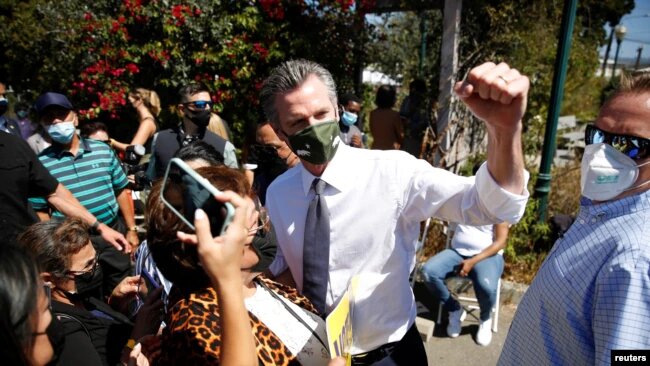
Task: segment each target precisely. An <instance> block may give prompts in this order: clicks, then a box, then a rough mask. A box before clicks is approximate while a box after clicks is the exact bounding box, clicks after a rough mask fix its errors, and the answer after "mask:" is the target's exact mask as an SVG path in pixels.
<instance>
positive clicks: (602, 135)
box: [585, 125, 650, 160]
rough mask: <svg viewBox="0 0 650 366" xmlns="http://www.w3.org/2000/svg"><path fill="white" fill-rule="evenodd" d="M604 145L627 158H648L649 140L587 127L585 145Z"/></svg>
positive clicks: (592, 126)
mask: <svg viewBox="0 0 650 366" xmlns="http://www.w3.org/2000/svg"><path fill="white" fill-rule="evenodd" d="M598 143H605V144H607V145H610V146H612V147H613V148H615V149H616V150H618V151H620V152H622V153H623V154H625V155H627V156H628V157H630V158H632V159H635V160H639V159H643V158H645V157H647V156H648V152H649V151H650V140H649V139H645V138H643V137H637V136H628V135H617V134H615V133H609V132H605V131H603V130H601V129H599V128H598V127H596V126H594V125H587V129H586V130H585V145H591V144H598Z"/></svg>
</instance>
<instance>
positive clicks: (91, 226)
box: [90, 220, 101, 232]
mask: <svg viewBox="0 0 650 366" xmlns="http://www.w3.org/2000/svg"><path fill="white" fill-rule="evenodd" d="M99 225H101V223H100V222H99V220H95V222H94V223H93V224H92V225H90V228H91V229H93V230H94V231H95V232H99Z"/></svg>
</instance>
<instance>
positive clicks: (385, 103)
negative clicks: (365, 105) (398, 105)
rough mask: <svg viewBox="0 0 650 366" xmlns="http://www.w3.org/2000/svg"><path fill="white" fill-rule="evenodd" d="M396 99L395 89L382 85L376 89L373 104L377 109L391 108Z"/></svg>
mask: <svg viewBox="0 0 650 366" xmlns="http://www.w3.org/2000/svg"><path fill="white" fill-rule="evenodd" d="M396 99H397V97H396V92H395V87H394V86H392V85H382V86H380V87H379V89H377V96H376V97H375V104H377V107H379V108H393V106H394V105H395V100H396Z"/></svg>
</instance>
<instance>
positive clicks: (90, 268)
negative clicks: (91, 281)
mask: <svg viewBox="0 0 650 366" xmlns="http://www.w3.org/2000/svg"><path fill="white" fill-rule="evenodd" d="M98 264H99V253H96V254H95V258H93V260H92V262H90V263H88V264H87V265H86V267H84V268H83V269H82V270H81V271H65V272H64V273H63V274H64V276H66V277H68V278H74V277H77V276H84V275H88V276H91V275H94V274H95V271H96V270H97V265H98Z"/></svg>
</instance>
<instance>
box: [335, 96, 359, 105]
mask: <svg viewBox="0 0 650 366" xmlns="http://www.w3.org/2000/svg"><path fill="white" fill-rule="evenodd" d="M350 102H355V103H359V104H361V99H359V97H357V96H356V95H354V94H352V93H345V94H343V95H341V96H340V97H339V103H341V105H342V106H344V107H345V106H346V105H348V103H350Z"/></svg>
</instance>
